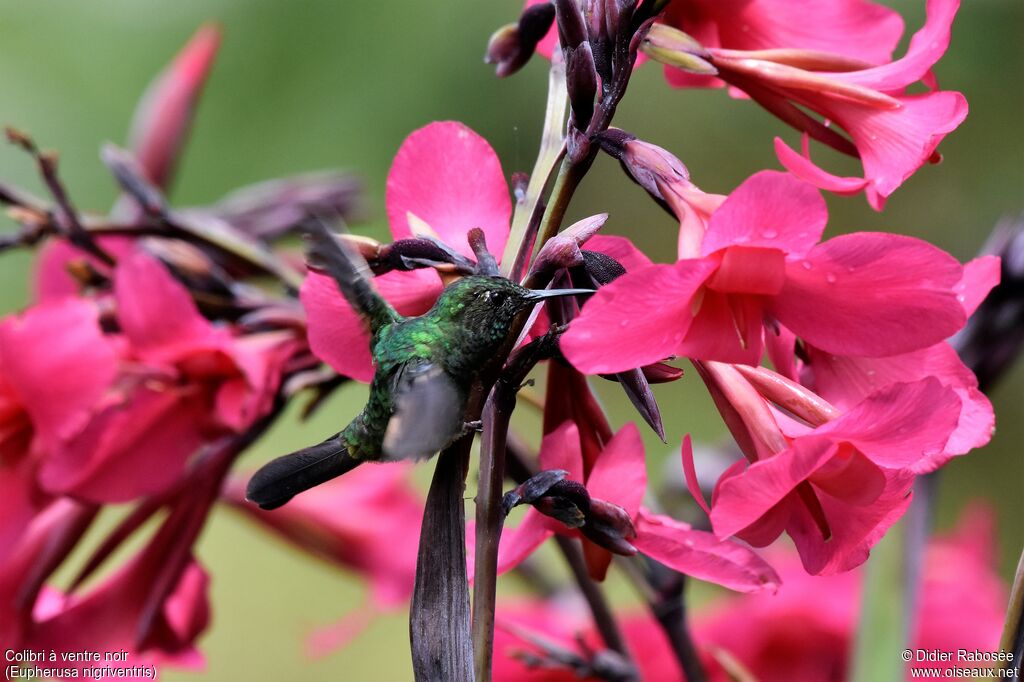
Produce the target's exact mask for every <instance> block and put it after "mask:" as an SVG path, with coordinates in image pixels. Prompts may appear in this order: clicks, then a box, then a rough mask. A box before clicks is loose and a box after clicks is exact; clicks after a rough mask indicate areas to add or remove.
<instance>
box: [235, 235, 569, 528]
mask: <svg viewBox="0 0 1024 682" xmlns="http://www.w3.org/2000/svg"><path fill="white" fill-rule="evenodd" d="M310 237H311V239H312V247H311V251H310V263H311V264H312V265H313V266H314V267H319V268H321V269H325V270H327V271H328V272H329V273H330V274H331V275H332V277H333V278H334V279H335V281H336V282H337V284H338V289H339V291H340V292H341V293H342V295H343V296H344V297H345V299H346V300H347V301H348V302H349V303H350V304H351V305H352V307H353V308H354V309H355V310H356V311H357V312H358V313H359V315H360V316H361V317H362V319H363V320H364V322H365V323H366V325H367V328H368V329H369V330H370V333H371V341H370V350H371V355H372V356H373V362H374V366H375V372H374V376H373V381H372V382H371V383H370V395H369V398H368V399H367V401H366V406H365V407H363V410H362V411H361V412H360V413H359V414H358V415H357V416H356V417H355V418H354V419H353V420H352V421H351V422H350V423H349V424H348V426H346V427H345V428H344V429H343V430H342V431H340V432H339V433H337V434H335V435H334V436H332V437H330V438H328V439H327V440H325V441H323V442H322V443H318V444H317V445H313V446H311V447H309V448H304V449H303V450H299V451H298V452H295V453H292V454H290V455H285V456H284V457H279V458H278V459H276V460H274V461H272V462H270V463H269V464H267V465H266V466H264V467H263V468H262V469H260V470H259V471H257V472H256V474H255V475H254V476H253V478H252V479H251V480H250V482H249V487H248V490H247V495H248V498H249V499H250V500H252V501H253V502H256V503H257V504H259V505H260V506H261V507H263V508H264V509H273V508H275V507H279V506H280V505H282V504H284V503H285V502H287V501H288V500H290V499H291V498H292V497H293V496H294V495H296V494H297V493H299V492H301V491H303V490H306V489H308V488H311V487H313V486H315V485H319V484H320V483H323V482H325V481H327V480H330V479H331V478H334V477H335V476H340V475H341V474H343V473H345V472H347V471H350V470H351V469H353V468H355V467H356V466H358V465H359V464H360V463H362V462H364V461H379V460H389V459H410V458H411V459H422V458H426V457H430V456H432V455H434V454H435V453H436V452H438V451H439V450H441V449H442V448H444V447H445V446H447V445H448V444H449V443H451V442H452V441H453V440H455V439H456V438H458V437H459V436H461V435H462V433H463V432H464V430H465V425H464V416H465V411H466V402H467V399H468V395H469V389H470V387H471V386H472V384H473V382H474V380H475V379H476V377H477V375H478V373H479V372H480V370H481V369H483V367H484V366H485V365H486V364H487V363H488V362H489V361H490V360H491V359H492V358H493V357H494V355H495V354H496V353H497V352H498V351H499V349H500V348H501V346H502V344H503V343H504V342H505V340H506V338H507V337H508V335H509V333H510V331H511V326H512V323H513V320H514V319H515V317H516V314H517V313H518V312H519V311H520V310H522V309H524V308H525V307H527V306H529V305H531V304H532V303H535V302H536V301H538V300H540V299H542V298H548V297H550V296H557V295H567V294H570V293H581V292H579V291H578V290H566V291H546V292H534V291H531V290H529V289H524V288H523V287H521V286H519V285H517V284H515V283H513V282H511V281H509V280H507V279H504V278H501V277H489V276H480V275H473V276H468V277H463V278H461V279H459V280H458V281H456V282H454V283H453V284H451V285H449V286H448V287H446V288H445V290H444V291H443V292H442V294H441V296H440V297H439V298H438V300H437V302H436V303H435V304H434V306H433V307H432V308H431V309H430V310H429V311H427V312H426V313H425V314H424V315H421V316H419V317H410V318H404V317H402V316H401V315H399V314H398V313H397V312H396V311H395V310H394V308H392V307H391V305H390V304H389V303H388V302H387V301H385V300H384V299H383V298H381V297H380V295H379V294H377V292H376V290H375V289H374V288H373V285H372V283H371V282H370V279H369V277H368V274H367V268H366V264H365V263H364V262H362V259H361V258H360V257H359V255H358V254H356V253H354V252H352V250H351V249H350V247H348V246H347V245H346V244H345V243H344V242H341V241H339V240H338V239H336V238H335V237H334V236H332V235H331V234H330V233H329V232H327V231H326V229H323V228H322V227H321V228H320V229H316V230H312V231H311V232H310Z"/></svg>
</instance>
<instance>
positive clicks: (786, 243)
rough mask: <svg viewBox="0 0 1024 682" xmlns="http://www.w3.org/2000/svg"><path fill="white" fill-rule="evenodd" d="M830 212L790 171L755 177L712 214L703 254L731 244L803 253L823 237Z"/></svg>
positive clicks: (762, 173) (738, 188)
mask: <svg viewBox="0 0 1024 682" xmlns="http://www.w3.org/2000/svg"><path fill="white" fill-rule="evenodd" d="M826 222H828V209H827V208H826V206H825V200H824V199H823V198H822V196H821V193H820V192H818V190H816V189H815V188H814V187H812V186H811V185H809V184H807V183H806V182H802V181H801V180H798V179H797V178H795V177H793V176H792V175H790V174H789V173H780V172H778V171H761V172H760V173H755V174H754V175H752V176H750V177H749V178H747V180H745V181H744V182H743V184H741V185H740V186H739V187H737V188H736V189H735V190H733V192H732V193H731V194H730V195H729V198H728V199H726V200H725V203H723V204H722V205H721V206H720V207H719V208H718V210H716V211H715V212H714V213H713V214H712V215H711V221H710V222H709V224H708V231H707V234H706V235H705V237H704V243H703V244H702V245H701V255H704V256H706V255H708V254H710V253H713V252H715V251H717V250H719V249H724V248H726V247H729V246H734V245H742V246H746V247H763V248H768V249H779V250H780V251H782V252H784V253H789V254H792V255H803V254H804V253H806V252H807V251H808V250H809V249H810V248H811V247H812V246H814V245H815V244H817V243H818V240H820V239H821V234H822V232H824V230H825V223H826Z"/></svg>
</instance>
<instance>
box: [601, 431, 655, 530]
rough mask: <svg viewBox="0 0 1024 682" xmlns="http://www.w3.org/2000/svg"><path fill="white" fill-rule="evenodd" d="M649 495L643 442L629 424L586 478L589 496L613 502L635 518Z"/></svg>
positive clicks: (607, 447)
mask: <svg viewBox="0 0 1024 682" xmlns="http://www.w3.org/2000/svg"><path fill="white" fill-rule="evenodd" d="M646 491H647V468H646V466H645V464H644V442H643V440H641V438H640V431H639V429H637V428H636V424H634V423H633V422H630V423H628V424H626V425H625V426H623V427H622V429H620V430H619V432H618V433H617V434H615V436H614V437H613V438H612V439H611V441H609V442H608V444H607V445H605V447H604V450H602V451H601V454H600V455H599V456H598V458H597V461H596V462H595V463H594V466H593V468H592V469H591V470H590V476H589V477H588V478H587V492H588V493H590V496H591V497H596V498H597V499H599V500H605V501H607V502H614V503H615V504H617V505H619V506H620V507H622V508H623V509H625V510H626V513H627V514H629V516H630V518H635V517H636V514H637V511H638V510H639V509H640V502H641V501H642V500H643V498H644V493H645V492H646Z"/></svg>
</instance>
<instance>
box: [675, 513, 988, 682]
mask: <svg viewBox="0 0 1024 682" xmlns="http://www.w3.org/2000/svg"><path fill="white" fill-rule="evenodd" d="M979 511H980V510H979ZM979 511H972V512H970V513H968V514H967V515H965V516H964V517H963V518H962V519H961V521H960V523H959V525H958V527H957V528H956V529H955V530H954V531H953V532H952V533H951V534H950V535H947V536H939V537H936V538H935V539H934V540H933V541H932V542H931V543H930V544H929V547H928V551H927V554H926V556H925V568H924V576H923V583H922V589H921V597H920V606H919V607H918V611H917V613H916V614H915V618H914V622H916V628H915V633H914V634H912V637H911V642H912V648H915V649H916V648H921V649H935V650H940V651H955V650H956V649H969V650H970V649H975V648H977V649H979V650H982V651H985V650H989V649H991V648H992V647H993V646H995V644H996V643H997V642H998V640H999V633H1000V630H1001V627H1002V620H1003V608H1004V604H1005V601H1006V596H1005V594H1006V590H1005V587H1004V586H1003V585H1002V584H1001V581H1000V580H999V578H998V576H997V574H996V572H995V566H994V565H995V561H994V557H993V551H992V549H993V548H992V537H993V533H992V528H991V516H990V515H986V514H981V513H979ZM771 559H772V563H773V565H775V566H776V567H778V569H779V573H780V574H781V575H782V578H783V583H782V587H781V588H780V589H779V592H778V594H776V595H771V596H769V595H744V596H738V597H734V598H731V599H726V600H723V601H722V602H720V603H718V604H716V605H713V606H712V607H711V608H710V609H709V610H708V611H707V612H702V613H699V614H698V615H697V617H696V619H695V622H694V631H695V638H696V639H697V640H698V643H699V646H700V647H701V648H702V649H703V650H704V651H714V650H716V649H722V650H725V651H726V652H728V654H729V655H730V656H731V657H733V658H734V659H736V660H738V661H739V663H740V664H742V665H743V667H744V668H746V669H747V670H749V671H750V672H751V673H753V674H755V675H756V676H757V679H759V680H763V681H764V682H776V681H779V682H781V681H783V680H794V679H801V680H821V681H822V682H828V681H831V680H835V681H836V682H839V681H840V680H844V679H846V672H847V670H848V665H849V655H850V653H851V652H852V650H853V639H854V633H855V632H856V628H857V622H858V614H859V609H860V603H861V599H860V586H861V582H862V578H863V576H862V575H861V574H860V573H859V572H856V571H851V572H848V573H842V574H839V575H832V576H824V577H818V576H811V575H808V574H807V573H806V572H805V571H804V570H803V569H802V567H801V566H800V564H799V562H798V561H796V560H795V557H792V556H787V555H785V554H782V553H781V552H779V553H774V554H772V555H771ZM823 594H827V595H828V598H827V599H823V598H822V595H823ZM969 665H971V664H969V663H962V662H961V663H958V662H956V661H952V662H949V663H945V664H943V663H913V664H912V665H911V666H910V667H929V668H930V667H940V668H947V669H948V668H955V667H960V666H963V667H966V666H969ZM708 672H709V675H710V677H711V679H712V680H719V679H721V680H726V679H728V676H727V675H726V671H725V670H724V669H723V668H722V666H720V665H719V664H718V663H717V662H713V663H711V665H709V670H708ZM907 679H912V678H911V676H910V674H909V671H908V674H907Z"/></svg>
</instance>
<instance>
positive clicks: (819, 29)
mask: <svg viewBox="0 0 1024 682" xmlns="http://www.w3.org/2000/svg"><path fill="white" fill-rule="evenodd" d="M664 21H665V23H667V24H670V25H673V26H676V27H677V28H681V29H682V30H684V31H686V32H687V33H690V34H691V35H693V36H694V37H696V38H697V39H698V40H699V41H701V42H702V43H703V44H704V45H706V46H709V47H726V48H731V49H738V50H759V49H771V48H798V49H804V50H818V51H823V52H834V53H838V54H841V55H844V56H846V57H851V58H854V59H861V60H864V61H867V62H869V63H872V64H881V63H884V62H887V61H889V59H890V57H891V55H892V51H893V50H894V49H895V48H896V44H897V42H898V41H899V38H900V35H901V34H902V33H903V20H902V19H901V18H900V16H899V14H898V13H896V12H895V11H893V10H892V9H889V8H888V7H883V6H881V5H878V4H875V3H872V2H865V1H864V0H832V1H831V2H819V3H810V4H809V3H799V2H792V1H791V0H697V1H696V2H691V3H672V4H671V5H669V8H668V10H667V11H666V14H665V19H664Z"/></svg>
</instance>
